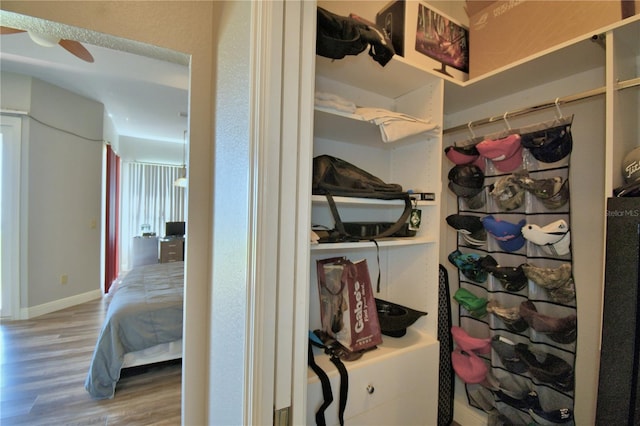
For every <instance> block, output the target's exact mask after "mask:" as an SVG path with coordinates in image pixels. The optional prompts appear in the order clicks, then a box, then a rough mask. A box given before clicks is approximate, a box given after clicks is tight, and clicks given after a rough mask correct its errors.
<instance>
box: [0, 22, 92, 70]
mask: <svg viewBox="0 0 640 426" xmlns="http://www.w3.org/2000/svg"><path fill="white" fill-rule="evenodd" d="M24 32H26V33H28V34H29V37H31V40H33V41H34V42H35V43H37V44H39V45H40V46H44V47H52V46H55V45H57V44H59V45H60V46H62V47H63V48H64V49H66V50H67V51H68V52H70V53H71V54H73V55H75V56H77V57H78V58H80V59H82V60H83V61H86V62H93V56H92V55H91V53H89V51H88V50H87V49H86V48H85V47H84V46H83V45H82V43H80V42H79V41H75V40H65V39H60V38H57V37H55V36H51V35H48V34H43V33H38V32H35V31H31V30H19V29H16V28H11V27H3V26H0V34H2V35H4V34H16V33H24Z"/></svg>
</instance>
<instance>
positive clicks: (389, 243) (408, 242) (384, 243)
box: [311, 237, 435, 252]
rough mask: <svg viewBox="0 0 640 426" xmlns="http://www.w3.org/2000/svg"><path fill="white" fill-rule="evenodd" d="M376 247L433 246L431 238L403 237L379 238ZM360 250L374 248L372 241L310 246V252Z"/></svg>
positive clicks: (433, 241)
mask: <svg viewBox="0 0 640 426" xmlns="http://www.w3.org/2000/svg"><path fill="white" fill-rule="evenodd" d="M376 242H377V243H378V247H404V246H416V245H426V244H434V243H435V240H434V239H433V238H425V237H403V238H380V239H378V240H376ZM362 248H376V245H375V243H373V242H372V241H356V242H348V243H322V244H311V251H312V252H313V251H338V250H355V249H362Z"/></svg>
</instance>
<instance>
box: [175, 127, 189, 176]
mask: <svg viewBox="0 0 640 426" xmlns="http://www.w3.org/2000/svg"><path fill="white" fill-rule="evenodd" d="M183 139H184V143H183V144H182V176H181V177H179V178H178V179H176V180H175V181H174V182H173V186H177V187H180V188H186V187H187V160H186V150H187V131H186V130H185V131H184V137H183Z"/></svg>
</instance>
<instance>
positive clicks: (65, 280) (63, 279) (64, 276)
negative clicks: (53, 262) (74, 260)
mask: <svg viewBox="0 0 640 426" xmlns="http://www.w3.org/2000/svg"><path fill="white" fill-rule="evenodd" d="M68 282H69V275H67V274H62V275H60V284H62V285H64V284H66V283H68Z"/></svg>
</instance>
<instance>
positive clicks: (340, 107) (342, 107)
mask: <svg viewBox="0 0 640 426" xmlns="http://www.w3.org/2000/svg"><path fill="white" fill-rule="evenodd" d="M315 105H316V106H317V107H322V108H328V109H333V110H336V111H342V112H347V113H349V114H353V113H354V112H356V105H355V104H354V103H352V104H351V105H349V104H344V103H341V102H335V101H331V100H328V99H316V101H315Z"/></svg>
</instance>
